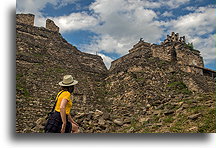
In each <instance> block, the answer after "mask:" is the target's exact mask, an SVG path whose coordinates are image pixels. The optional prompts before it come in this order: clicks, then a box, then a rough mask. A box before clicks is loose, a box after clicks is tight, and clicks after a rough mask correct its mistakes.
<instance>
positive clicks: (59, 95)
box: [51, 90, 64, 112]
mask: <svg viewBox="0 0 216 148" xmlns="http://www.w3.org/2000/svg"><path fill="white" fill-rule="evenodd" d="M63 92H64V90H62V91H61V92H60V93H59V94H58V95H57V97H56V101H55V104H54V106H53V108H52V111H51V112H53V111H54V109H55V106H56V103H57V101H58V97H59V96H60V95H61V94H62V93H63Z"/></svg>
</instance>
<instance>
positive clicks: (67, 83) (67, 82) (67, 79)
mask: <svg viewBox="0 0 216 148" xmlns="http://www.w3.org/2000/svg"><path fill="white" fill-rule="evenodd" d="M77 83H78V81H77V80H74V78H73V77H72V76H71V75H65V76H64V77H63V81H61V82H59V85H60V86H72V85H76V84H77Z"/></svg>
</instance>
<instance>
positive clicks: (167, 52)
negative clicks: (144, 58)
mask: <svg viewBox="0 0 216 148" xmlns="http://www.w3.org/2000/svg"><path fill="white" fill-rule="evenodd" d="M151 50H152V56H153V57H158V58H160V59H162V60H166V61H171V60H172V59H173V57H172V51H173V48H172V47H171V46H162V45H152V46H151Z"/></svg>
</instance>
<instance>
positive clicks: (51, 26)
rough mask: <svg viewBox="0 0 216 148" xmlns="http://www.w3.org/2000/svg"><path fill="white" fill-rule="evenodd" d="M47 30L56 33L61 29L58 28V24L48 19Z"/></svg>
mask: <svg viewBox="0 0 216 148" xmlns="http://www.w3.org/2000/svg"><path fill="white" fill-rule="evenodd" d="M46 29H49V30H52V31H55V32H59V27H58V26H56V24H55V23H54V21H52V20H50V19H47V20H46Z"/></svg>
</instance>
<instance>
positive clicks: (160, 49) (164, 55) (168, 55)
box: [110, 32, 216, 77]
mask: <svg viewBox="0 0 216 148" xmlns="http://www.w3.org/2000/svg"><path fill="white" fill-rule="evenodd" d="M137 55H143V56H146V57H158V58H159V59H161V60H166V61H172V62H175V63H177V64H178V65H179V66H180V68H181V70H182V71H185V72H190V73H194V74H200V75H208V76H211V77H215V75H216V73H215V71H212V70H210V69H207V68H204V63H203V58H202V57H201V56H200V52H199V51H198V50H194V49H191V48H190V47H188V46H187V44H186V41H185V36H183V37H179V34H178V33H174V32H172V34H171V35H167V38H166V39H165V40H164V41H163V42H162V43H161V45H156V44H151V43H148V42H145V41H144V40H143V39H142V38H141V39H140V40H139V42H138V43H137V44H135V45H134V46H133V48H132V49H130V50H129V54H127V55H125V56H123V57H121V58H119V59H117V60H115V61H113V62H112V64H111V68H110V69H111V70H113V69H115V68H116V67H117V66H118V65H119V64H121V63H122V62H123V61H125V60H127V59H129V58H133V57H135V56H137Z"/></svg>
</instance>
